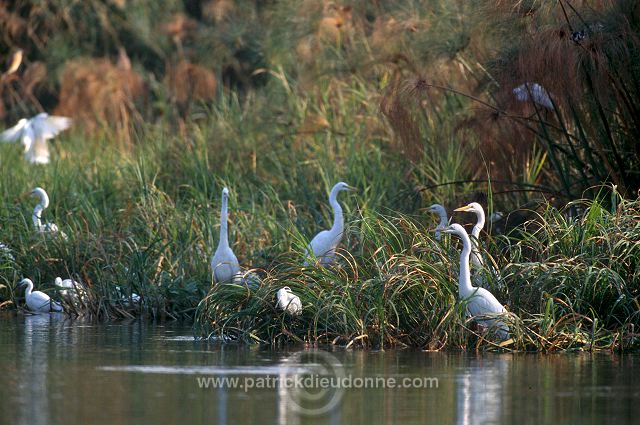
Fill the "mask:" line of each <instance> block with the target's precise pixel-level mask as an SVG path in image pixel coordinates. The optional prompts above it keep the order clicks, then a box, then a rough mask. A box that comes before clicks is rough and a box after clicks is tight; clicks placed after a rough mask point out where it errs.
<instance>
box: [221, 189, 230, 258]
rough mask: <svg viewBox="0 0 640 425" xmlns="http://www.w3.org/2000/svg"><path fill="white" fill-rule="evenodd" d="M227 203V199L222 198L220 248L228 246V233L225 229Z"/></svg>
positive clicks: (226, 228)
mask: <svg viewBox="0 0 640 425" xmlns="http://www.w3.org/2000/svg"><path fill="white" fill-rule="evenodd" d="M227 203H228V199H227V198H226V197H224V196H223V197H222V208H221V209H220V242H219V245H220V246H225V247H228V246H229V231H228V227H227Z"/></svg>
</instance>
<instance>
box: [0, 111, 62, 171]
mask: <svg viewBox="0 0 640 425" xmlns="http://www.w3.org/2000/svg"><path fill="white" fill-rule="evenodd" d="M70 126H71V118H67V117H58V116H50V115H49V114H47V113H46V112H43V113H40V114H38V115H36V116H35V117H33V118H30V119H26V118H22V119H21V120H20V121H18V124H16V125H14V126H13V127H11V128H9V129H7V130H5V131H3V132H2V133H0V140H2V141H4V142H10V143H12V142H16V141H18V140H20V141H21V142H22V144H23V145H24V152H25V157H26V159H27V161H29V162H30V163H31V164H48V163H49V157H50V154H49V145H48V143H47V141H48V140H50V139H53V138H54V137H55V136H57V135H58V133H60V132H61V131H64V130H66V129H67V128H69V127H70Z"/></svg>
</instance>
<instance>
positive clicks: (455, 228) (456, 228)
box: [442, 223, 468, 238]
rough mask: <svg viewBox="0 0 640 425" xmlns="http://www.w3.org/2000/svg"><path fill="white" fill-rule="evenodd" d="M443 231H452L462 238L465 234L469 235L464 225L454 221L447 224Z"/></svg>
mask: <svg viewBox="0 0 640 425" xmlns="http://www.w3.org/2000/svg"><path fill="white" fill-rule="evenodd" d="M442 231H443V232H444V233H451V234H452V235H455V236H458V237H459V238H462V237H464V236H468V235H467V231H466V230H464V227H462V226H461V225H459V224H458V223H453V224H452V225H450V226H447V227H445V228H444V229H442Z"/></svg>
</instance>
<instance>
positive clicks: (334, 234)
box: [304, 182, 356, 267]
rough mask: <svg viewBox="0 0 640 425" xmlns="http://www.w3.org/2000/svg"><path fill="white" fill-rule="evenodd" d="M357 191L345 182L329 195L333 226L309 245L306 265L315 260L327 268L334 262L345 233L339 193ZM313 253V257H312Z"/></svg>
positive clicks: (336, 186) (305, 253) (318, 235)
mask: <svg viewBox="0 0 640 425" xmlns="http://www.w3.org/2000/svg"><path fill="white" fill-rule="evenodd" d="M343 190H346V191H355V190H356V189H355V188H354V187H351V186H349V185H348V184H346V183H344V182H340V183H337V184H336V185H335V186H333V188H332V189H331V193H330V194H329V204H330V205H331V206H332V207H333V214H334V218H333V226H332V227H331V229H329V230H323V231H322V232H320V233H318V234H317V235H316V236H315V237H314V238H313V239H312V240H311V242H310V243H309V245H308V246H307V249H306V250H305V252H304V258H305V260H304V265H305V266H308V265H309V264H311V263H313V262H314V258H315V259H317V260H319V261H320V265H321V266H322V267H326V266H328V265H329V264H331V263H332V262H333V260H334V259H335V255H336V248H338V244H339V243H340V240H341V239H342V234H343V232H344V217H343V216H342V207H341V206H340V204H339V203H338V199H337V198H338V193H340V192H341V191H343ZM310 252H313V256H311V255H310Z"/></svg>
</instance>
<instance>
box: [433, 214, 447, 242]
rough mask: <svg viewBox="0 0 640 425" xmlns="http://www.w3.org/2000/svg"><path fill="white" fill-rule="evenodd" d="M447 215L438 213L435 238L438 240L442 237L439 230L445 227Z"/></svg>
mask: <svg viewBox="0 0 640 425" xmlns="http://www.w3.org/2000/svg"><path fill="white" fill-rule="evenodd" d="M447 222H448V220H447V215H446V214H440V223H439V224H438V226H437V227H436V240H438V241H439V240H440V238H441V237H442V233H441V232H440V231H441V230H442V229H444V228H445V227H447Z"/></svg>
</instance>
